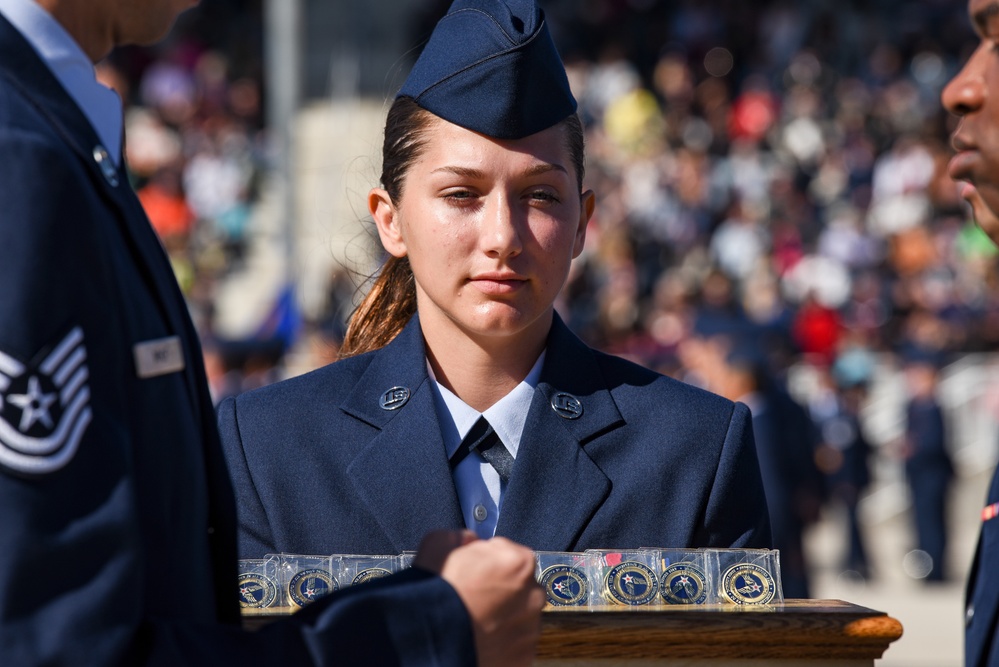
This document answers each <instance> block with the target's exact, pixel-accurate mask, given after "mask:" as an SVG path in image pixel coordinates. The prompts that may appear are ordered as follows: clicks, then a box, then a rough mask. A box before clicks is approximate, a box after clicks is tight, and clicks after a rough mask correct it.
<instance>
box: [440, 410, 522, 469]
mask: <svg viewBox="0 0 999 667" xmlns="http://www.w3.org/2000/svg"><path fill="white" fill-rule="evenodd" d="M471 452H478V453H479V455H480V456H482V458H484V459H485V460H486V461H487V462H488V463H489V465H491V466H492V467H493V469H494V470H496V473H497V474H498V475H499V478H500V481H501V482H503V483H504V484H505V483H506V482H507V481H509V479H510V473H511V472H512V471H513V456H511V454H510V452H509V451H508V450H507V448H506V446H505V445H504V444H503V441H502V440H500V438H499V436H498V435H496V431H494V430H493V427H492V426H490V424H489V422H488V421H486V418H485V417H479V419H478V421H476V422H475V425H474V426H472V430H470V431H469V432H468V434H467V435H466V436H465V437H464V438H463V439H462V441H461V444H460V445H458V450H457V451H455V453H454V455H453V456H452V457H451V461H450V463H451V469H452V470H454V469H455V467H457V465H458V464H459V463H461V462H462V461H464V460H465V457H466V456H468V455H469V454H470V453H471Z"/></svg>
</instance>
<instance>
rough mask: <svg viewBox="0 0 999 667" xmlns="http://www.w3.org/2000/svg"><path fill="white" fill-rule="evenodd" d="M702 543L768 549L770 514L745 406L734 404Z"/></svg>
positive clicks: (706, 517) (769, 546) (769, 545)
mask: <svg viewBox="0 0 999 667" xmlns="http://www.w3.org/2000/svg"><path fill="white" fill-rule="evenodd" d="M702 530H704V531H705V532H706V539H705V540H703V542H699V543H704V544H711V545H715V546H719V547H731V548H746V549H764V548H766V549H769V548H772V547H773V542H772V539H771V536H770V517H769V513H768V512H767V499H766V494H765V493H764V490H763V480H762V478H761V476H760V464H759V461H758V459H757V457H756V444H755V441H754V439H753V424H752V418H751V416H750V412H749V408H747V407H746V406H745V405H744V404H742V403H736V404H735V409H734V410H733V411H732V417H731V419H730V421H729V426H728V432H727V433H726V435H725V442H724V444H723V445H722V451H721V457H720V458H719V460H718V466H717V472H716V473H715V479H714V484H713V486H712V488H711V494H710V496H709V498H708V505H707V511H706V512H705V522H704V526H703V527H702Z"/></svg>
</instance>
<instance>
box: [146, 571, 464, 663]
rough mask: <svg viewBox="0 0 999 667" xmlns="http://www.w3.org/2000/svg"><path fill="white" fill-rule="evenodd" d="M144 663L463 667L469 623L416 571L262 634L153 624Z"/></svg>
mask: <svg viewBox="0 0 999 667" xmlns="http://www.w3.org/2000/svg"><path fill="white" fill-rule="evenodd" d="M151 631H152V632H153V633H154V640H153V641H152V642H151V653H150V655H149V657H148V659H147V661H146V664H148V665H154V666H156V667H159V666H161V665H162V666H163V667H167V666H172V665H181V664H182V665H191V666H193V667H200V666H201V665H204V666H205V667H217V665H219V664H241V665H264V666H267V665H274V664H281V665H322V666H328V667H336V666H341V665H342V666H344V667H353V666H354V665H366V666H368V667H464V666H468V665H474V664H475V662H476V657H475V644H474V641H473V634H472V626H471V620H470V619H469V616H468V613H467V611H466V610H465V607H464V605H463V604H462V602H461V599H460V598H459V597H458V594H457V593H456V592H455V590H454V589H453V588H452V587H451V586H450V585H449V584H448V583H447V582H445V581H444V580H443V579H441V578H440V577H438V576H436V575H433V574H430V573H428V572H424V571H422V570H419V569H410V570H406V571H405V572H401V573H399V574H396V575H393V576H391V577H385V578H382V579H378V580H375V581H372V582H370V583H367V584H362V585H359V586H353V587H350V588H347V589H343V590H341V591H337V592H336V593H333V594H332V595H330V596H328V597H326V598H323V599H321V600H319V601H317V602H315V603H313V604H312V605H310V606H309V607H307V608H306V609H304V610H302V611H300V612H298V613H296V614H295V615H293V616H291V617H289V618H286V619H282V620H278V621H274V622H273V623H271V624H269V625H268V626H267V627H265V628H263V629H262V630H260V631H259V632H255V633H253V632H243V631H239V630H237V629H235V628H231V629H225V628H221V627H219V626H214V627H198V626H193V625H178V624H156V625H155V626H153V627H152V628H151Z"/></svg>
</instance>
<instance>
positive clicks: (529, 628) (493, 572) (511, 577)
mask: <svg viewBox="0 0 999 667" xmlns="http://www.w3.org/2000/svg"><path fill="white" fill-rule="evenodd" d="M448 539H450V544H451V545H453V546H452V547H451V549H452V550H450V552H449V553H444V555H443V559H442V560H441V561H440V563H441V568H440V574H441V576H442V577H443V578H444V580H445V581H447V582H448V583H449V584H451V585H452V586H453V587H454V589H455V590H456V591H457V592H458V596H459V597H460V598H461V601H462V602H463V603H464V604H465V608H466V609H467V610H468V614H469V616H470V617H471V619H472V627H473V629H474V631H475V649H476V653H477V654H478V658H479V667H494V666H495V667H500V666H502V667H518V666H520V665H523V666H525V667H526V666H527V665H530V664H531V663H532V662H533V661H534V654H535V650H536V649H537V644H538V638H539V637H540V636H541V609H542V607H544V604H545V595H544V592H543V591H542V590H541V587H540V586H538V584H537V581H535V578H534V553H533V552H532V551H531V550H530V549H528V548H527V547H523V546H520V545H519V544H515V543H514V542H511V541H510V540H508V539H505V538H502V537H495V538H493V539H491V540H486V541H482V540H475V538H474V535H473V534H470V533H452V534H451V537H450V538H445V537H444V536H440V535H438V534H435V533H432V534H431V535H429V536H428V537H427V539H425V540H424V543H423V544H422V545H421V546H420V553H419V554H418V555H417V557H416V561H415V564H416V565H417V566H418V567H425V568H426V569H433V567H432V566H433V565H434V564H435V559H436V558H439V557H440V554H441V551H442V548H445V547H446V546H447V543H448ZM428 540H429V541H430V544H428ZM421 558H422V560H421Z"/></svg>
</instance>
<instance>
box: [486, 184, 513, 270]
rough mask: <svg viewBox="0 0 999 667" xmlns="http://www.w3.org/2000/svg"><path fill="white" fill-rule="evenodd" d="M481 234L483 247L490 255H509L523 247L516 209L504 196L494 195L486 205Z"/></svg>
mask: <svg viewBox="0 0 999 667" xmlns="http://www.w3.org/2000/svg"><path fill="white" fill-rule="evenodd" d="M481 236H482V245H483V249H484V250H485V251H486V253H487V254H489V255H490V256H495V257H510V256H513V255H517V254H519V253H520V251H521V250H522V249H523V243H522V239H521V231H520V221H519V220H518V219H517V209H516V206H514V205H512V204H511V202H510V201H509V200H508V199H507V198H506V197H502V196H498V197H495V198H494V199H493V203H492V205H491V206H489V207H487V212H486V216H485V219H484V220H483V224H482V234H481Z"/></svg>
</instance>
